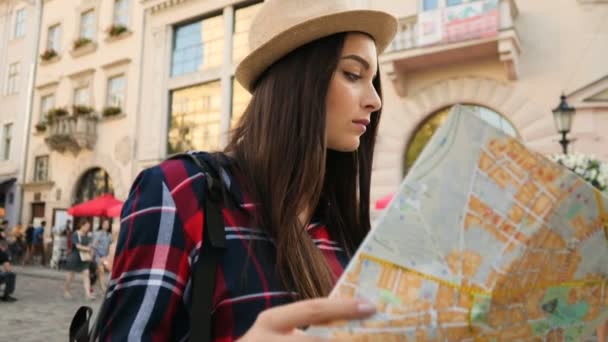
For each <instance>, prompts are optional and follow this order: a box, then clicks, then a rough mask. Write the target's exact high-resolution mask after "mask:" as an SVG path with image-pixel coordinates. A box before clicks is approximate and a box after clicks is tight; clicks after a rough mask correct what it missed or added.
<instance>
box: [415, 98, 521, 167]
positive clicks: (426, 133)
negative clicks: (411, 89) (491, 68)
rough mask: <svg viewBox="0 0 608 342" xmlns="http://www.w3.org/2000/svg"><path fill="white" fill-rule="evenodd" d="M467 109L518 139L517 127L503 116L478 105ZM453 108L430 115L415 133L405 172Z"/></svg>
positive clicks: (468, 106)
mask: <svg viewBox="0 0 608 342" xmlns="http://www.w3.org/2000/svg"><path fill="white" fill-rule="evenodd" d="M466 107H467V108H468V109H470V110H472V111H473V112H475V113H477V115H478V116H479V117H480V118H481V119H483V120H484V121H486V122H487V123H489V124H490V125H492V126H494V127H496V128H498V129H500V130H502V131H503V132H505V133H506V134H508V135H510V136H513V137H517V136H518V133H517V130H516V129H515V127H513V125H512V124H511V123H510V122H509V120H507V119H506V118H505V117H504V116H502V115H501V114H499V113H497V112H495V111H493V110H491V109H489V108H486V107H482V106H477V105H466ZM451 109H452V107H448V108H445V109H442V110H440V111H438V112H436V113H434V114H432V115H430V117H429V119H428V120H426V121H425V122H424V123H423V124H422V125H421V126H420V127H419V128H418V130H417V131H416V132H415V133H414V135H413V137H412V139H411V140H410V142H409V144H408V147H407V150H406V154H405V160H404V170H405V171H406V172H407V170H408V169H409V168H410V167H412V166H413V165H414V162H415V161H416V159H417V158H418V156H419V155H420V153H421V152H422V150H423V149H424V147H425V146H426V144H427V143H428V142H429V141H430V140H431V137H432V136H433V133H435V131H436V130H437V129H438V128H439V127H441V125H442V124H443V123H444V122H445V120H446V119H447V117H448V114H449V113H450V110H451Z"/></svg>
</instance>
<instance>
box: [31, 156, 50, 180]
mask: <svg viewBox="0 0 608 342" xmlns="http://www.w3.org/2000/svg"><path fill="white" fill-rule="evenodd" d="M48 176H49V156H38V157H36V159H35V160H34V182H46V181H47V180H48Z"/></svg>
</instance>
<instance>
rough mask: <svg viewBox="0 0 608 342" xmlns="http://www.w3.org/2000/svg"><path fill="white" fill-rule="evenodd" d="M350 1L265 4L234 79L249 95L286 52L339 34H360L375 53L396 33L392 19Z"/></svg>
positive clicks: (301, 0) (298, 0)
mask: <svg viewBox="0 0 608 342" xmlns="http://www.w3.org/2000/svg"><path fill="white" fill-rule="evenodd" d="M352 1H353V0H267V1H266V2H265V3H264V4H263V5H262V8H261V9H260V11H259V13H258V14H257V16H256V17H255V18H254V19H253V22H252V23H251V30H250V31H249V49H250V51H251V52H250V53H249V54H248V55H247V56H246V57H245V58H244V59H243V60H242V61H241V63H240V64H239V65H238V67H237V69H236V74H235V76H236V79H237V81H239V83H240V84H241V85H242V86H243V87H244V88H245V89H247V90H249V91H250V92H251V91H252V90H253V86H254V84H255V81H256V80H257V78H258V77H259V76H260V75H261V74H262V73H263V72H264V71H265V70H266V69H267V68H268V67H270V66H271V65H272V64H273V63H274V62H276V61H278V60H279V59H281V58H282V57H284V56H285V55H287V54H288V53H289V52H291V51H293V50H295V49H297V48H298V47H300V46H302V45H305V44H307V43H310V42H312V41H314V40H317V39H319V38H323V37H326V36H330V35H332V34H334V33H340V32H363V33H366V34H368V35H370V36H371V37H372V38H373V39H374V41H375V42H376V47H377V50H378V53H381V52H382V51H384V49H386V47H387V46H388V45H389V44H390V42H391V40H392V39H393V37H394V36H395V33H396V32H397V19H396V18H395V17H393V16H392V15H390V14H388V13H386V12H381V11H374V10H369V9H362V8H359V7H357V6H353V5H352V4H351V3H352Z"/></svg>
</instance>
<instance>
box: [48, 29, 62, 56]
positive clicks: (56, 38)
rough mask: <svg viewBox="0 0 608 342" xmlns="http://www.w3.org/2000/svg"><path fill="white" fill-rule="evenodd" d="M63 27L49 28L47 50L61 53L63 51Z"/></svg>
mask: <svg viewBox="0 0 608 342" xmlns="http://www.w3.org/2000/svg"><path fill="white" fill-rule="evenodd" d="M60 40H61V26H60V25H59V24H56V25H53V26H51V27H49V32H48V34H47V37H46V48H47V50H53V51H55V52H57V53H59V50H60V49H61V44H60Z"/></svg>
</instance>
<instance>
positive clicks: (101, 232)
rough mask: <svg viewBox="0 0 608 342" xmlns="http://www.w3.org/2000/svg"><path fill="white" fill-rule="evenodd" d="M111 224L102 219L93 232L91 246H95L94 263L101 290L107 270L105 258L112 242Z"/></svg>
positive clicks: (104, 286) (104, 283)
mask: <svg viewBox="0 0 608 342" xmlns="http://www.w3.org/2000/svg"><path fill="white" fill-rule="evenodd" d="M111 230H112V226H111V225H110V220H108V219H104V220H103V221H101V225H100V226H99V228H98V229H97V231H95V233H93V247H94V248H95V265H96V267H97V280H98V282H99V288H100V289H101V292H105V291H106V282H105V273H106V272H108V271H109V268H108V267H107V258H108V253H109V251H110V244H111V243H112V231H111Z"/></svg>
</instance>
